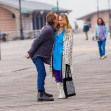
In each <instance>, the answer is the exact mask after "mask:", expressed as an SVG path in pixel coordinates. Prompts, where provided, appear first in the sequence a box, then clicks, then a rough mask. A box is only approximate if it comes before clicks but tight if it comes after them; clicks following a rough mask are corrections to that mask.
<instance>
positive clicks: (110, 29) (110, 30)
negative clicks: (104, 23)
mask: <svg viewBox="0 0 111 111" xmlns="http://www.w3.org/2000/svg"><path fill="white" fill-rule="evenodd" d="M108 4H109V32H110V38H111V28H110V17H111V16H110V0H108Z"/></svg>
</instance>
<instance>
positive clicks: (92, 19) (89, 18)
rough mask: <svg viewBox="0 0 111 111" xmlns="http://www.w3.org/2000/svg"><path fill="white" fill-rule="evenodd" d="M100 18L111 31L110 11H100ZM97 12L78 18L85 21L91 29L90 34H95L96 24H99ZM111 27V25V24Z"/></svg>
mask: <svg viewBox="0 0 111 111" xmlns="http://www.w3.org/2000/svg"><path fill="white" fill-rule="evenodd" d="M99 17H102V18H103V20H104V21H105V24H106V26H107V28H108V29H109V17H110V19H111V14H110V15H109V10H102V11H99ZM97 19H98V16H97V12H93V13H90V14H88V15H85V16H83V17H80V18H78V19H77V20H83V21H84V22H85V23H86V24H88V25H89V27H90V32H94V28H95V24H96V23H97ZM110 27H111V24H110Z"/></svg>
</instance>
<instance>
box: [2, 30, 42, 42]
mask: <svg viewBox="0 0 111 111" xmlns="http://www.w3.org/2000/svg"><path fill="white" fill-rule="evenodd" d="M2 33H4V35H5V38H6V40H7V41H10V40H20V32H17V31H10V32H2ZM39 33H40V30H32V31H23V35H24V39H33V38H35V37H36V36H38V35H39Z"/></svg>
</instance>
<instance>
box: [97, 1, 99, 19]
mask: <svg viewBox="0 0 111 111" xmlns="http://www.w3.org/2000/svg"><path fill="white" fill-rule="evenodd" d="M97 16H98V18H99V0H97Z"/></svg>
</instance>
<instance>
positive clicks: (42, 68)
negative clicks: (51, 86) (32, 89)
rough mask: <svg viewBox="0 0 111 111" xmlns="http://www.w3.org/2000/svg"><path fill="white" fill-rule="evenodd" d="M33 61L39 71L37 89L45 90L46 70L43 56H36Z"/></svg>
mask: <svg viewBox="0 0 111 111" xmlns="http://www.w3.org/2000/svg"><path fill="white" fill-rule="evenodd" d="M32 61H33V63H34V64H35V66H36V69H37V72H38V76H37V89H38V91H40V90H45V88H44V85H45V77H46V71H45V66H44V62H43V58H41V57H36V58H33V59H32Z"/></svg>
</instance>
